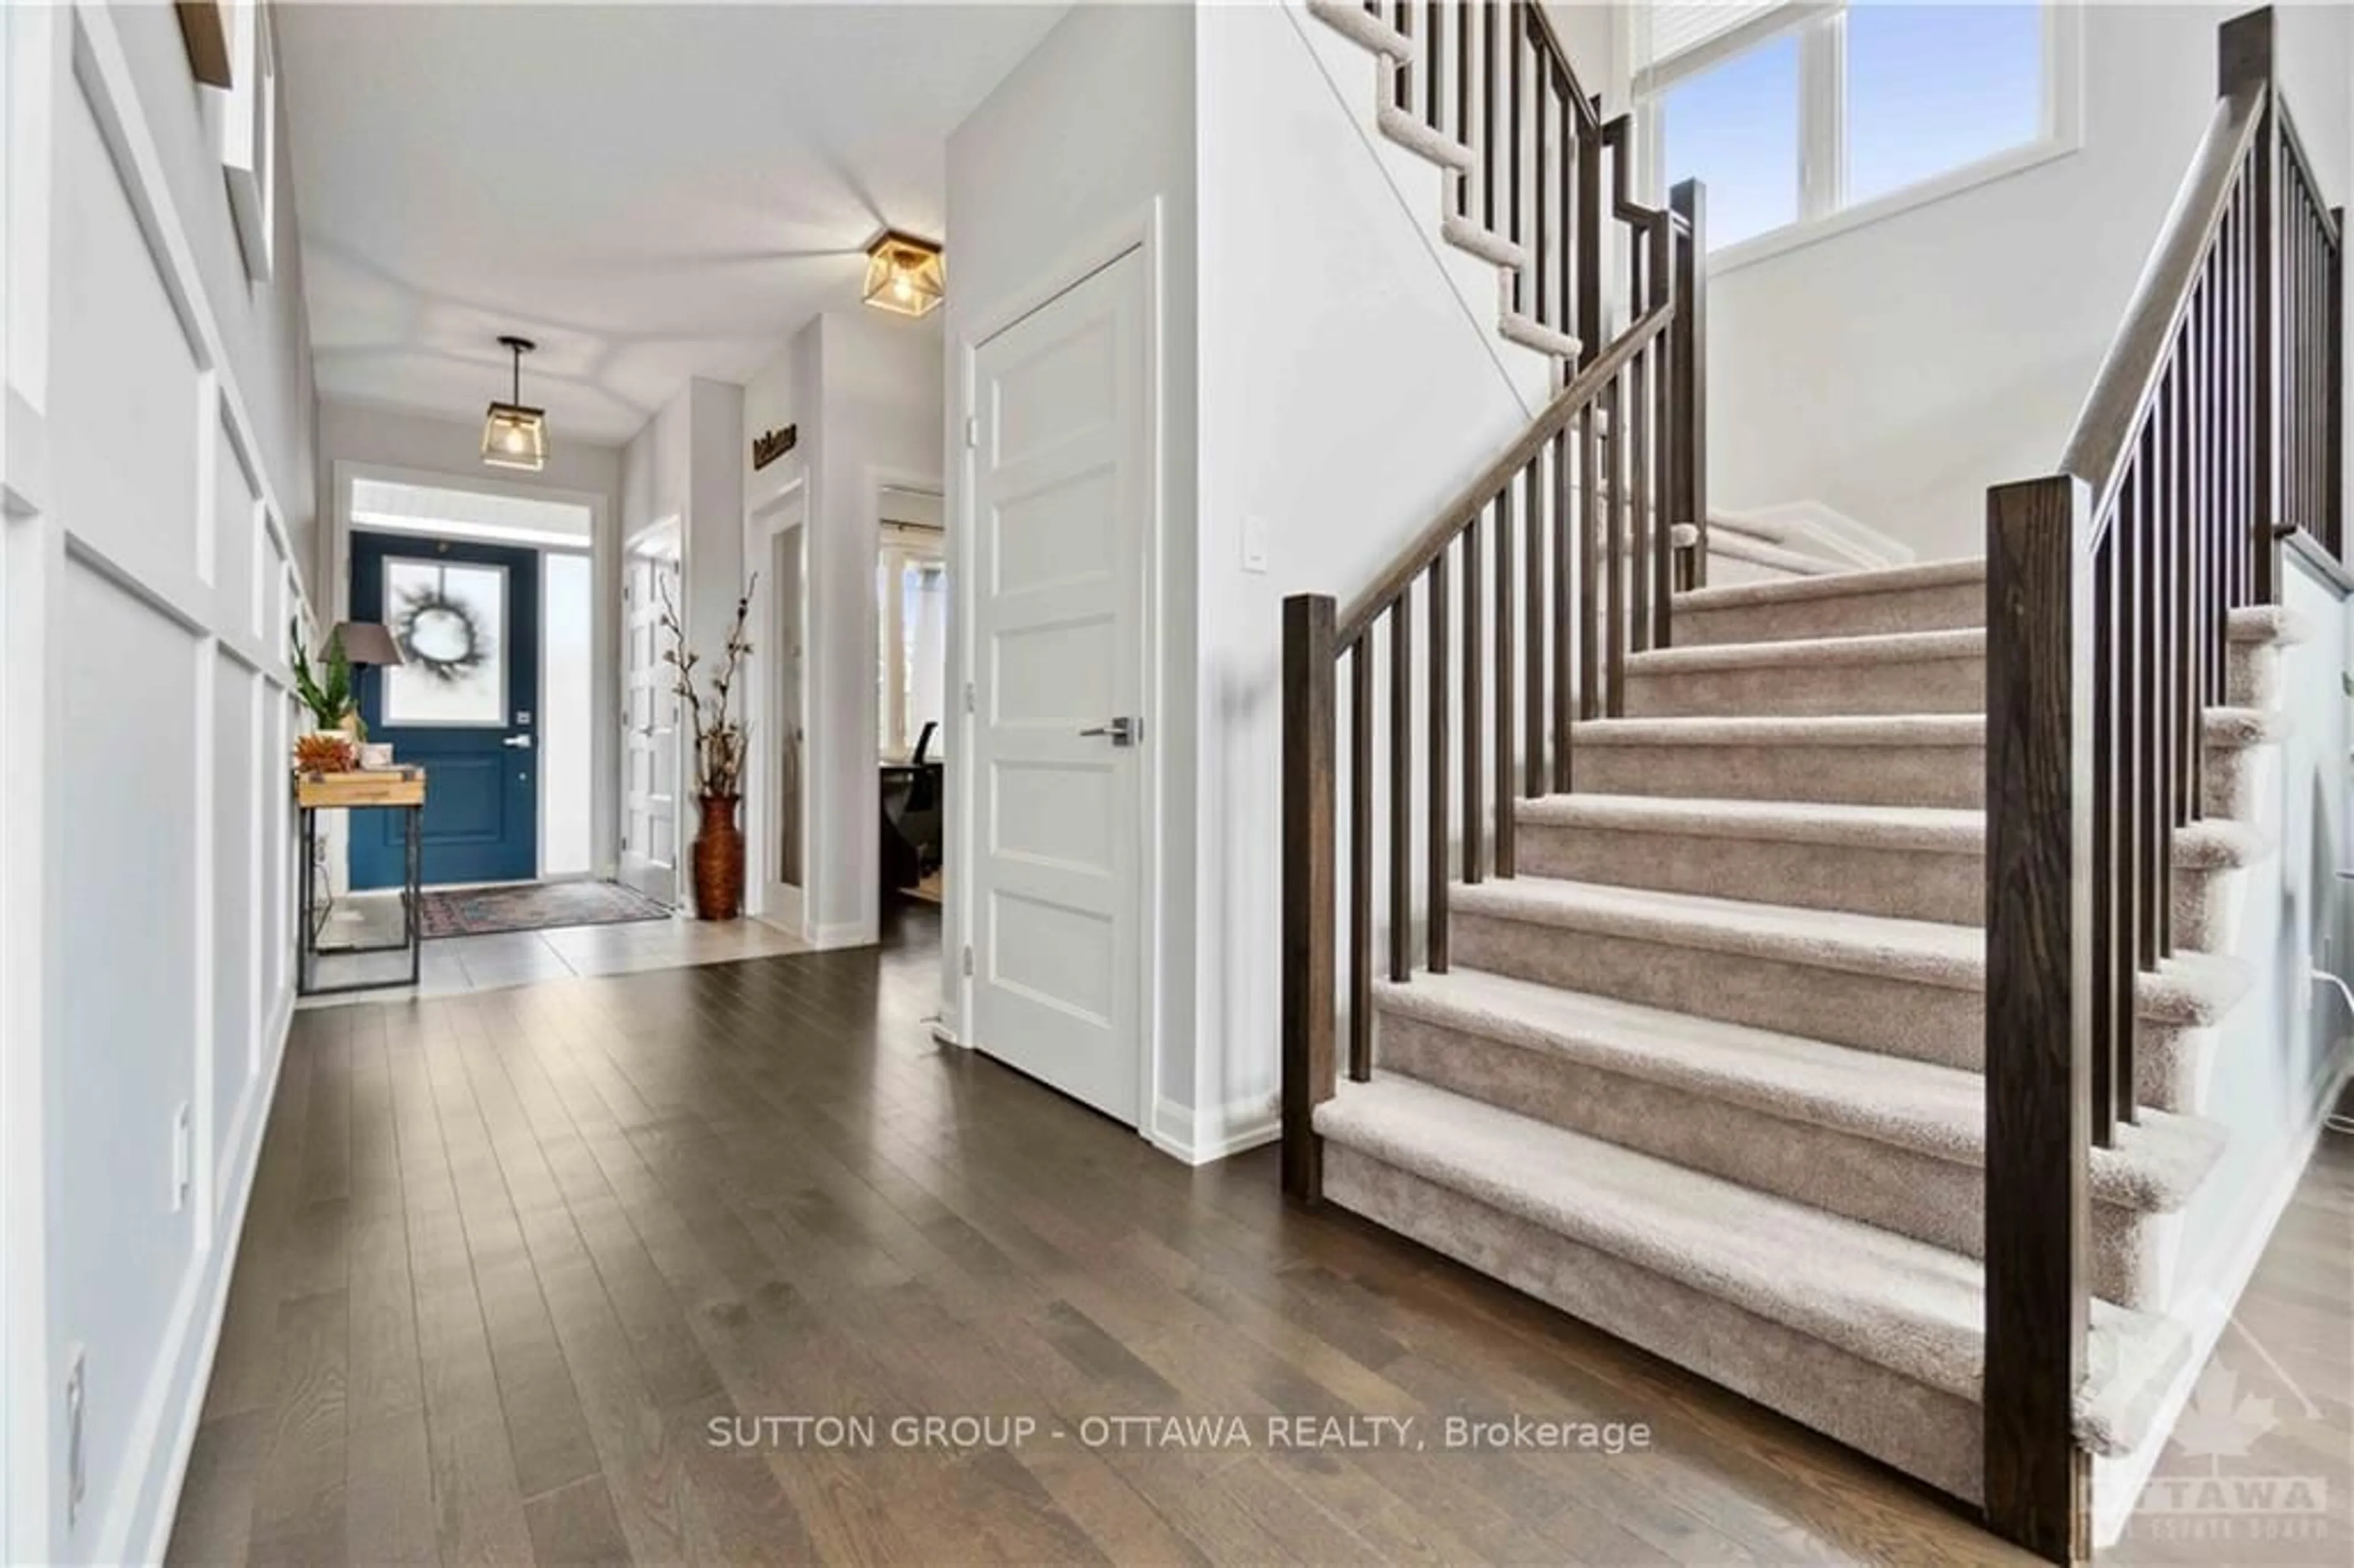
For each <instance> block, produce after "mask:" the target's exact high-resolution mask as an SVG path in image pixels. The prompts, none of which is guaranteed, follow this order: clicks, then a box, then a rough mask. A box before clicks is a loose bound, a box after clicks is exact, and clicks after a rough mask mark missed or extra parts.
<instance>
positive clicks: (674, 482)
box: [606, 376, 746, 898]
mask: <svg viewBox="0 0 2354 1568" xmlns="http://www.w3.org/2000/svg"><path fill="white" fill-rule="evenodd" d="M745 439H746V438H745V435H744V389H743V388H742V387H738V386H736V385H734V384H733V383H730V382H725V381H712V380H708V379H706V378H705V377H702V376H695V377H694V378H692V379H690V380H689V381H688V382H687V384H686V385H685V386H684V387H680V388H679V389H678V392H677V393H676V395H674V396H673V397H672V398H671V400H670V401H669V402H667V403H665V404H663V407H662V408H660V409H659V410H658V411H656V413H655V414H654V417H653V418H651V419H649V420H647V421H646V424H645V427H644V428H643V429H641V430H640V431H639V432H638V433H637V434H636V435H635V436H634V437H632V438H631V440H630V444H629V445H628V446H626V447H624V448H623V449H622V450H621V468H620V496H621V507H620V535H619V536H620V539H621V540H622V541H623V542H624V543H626V542H627V541H628V540H629V539H630V538H631V537H632V536H633V535H636V534H638V533H639V532H641V531H642V530H643V529H645V528H647V527H650V526H652V524H657V523H664V522H668V521H671V520H673V519H675V520H676V521H677V523H678V524H679V538H680V541H681V545H682V548H683V551H684V559H683V560H682V562H681V577H680V597H681V599H682V601H683V602H682V603H681V605H680V606H679V611H680V619H681V620H683V621H684V624H685V627H686V640H687V646H688V647H689V648H690V649H692V650H693V651H694V652H695V653H696V654H697V655H699V656H700V658H701V661H702V662H701V663H700V664H699V665H698V666H697V669H696V676H697V683H698V684H699V685H700V686H701V687H702V688H703V690H705V692H706V693H708V691H709V677H710V675H711V674H712V673H713V672H715V671H716V669H717V668H718V666H719V664H720V663H721V662H723V661H724V660H725V658H726V645H727V628H728V625H729V623H730V621H731V620H733V619H734V616H735V613H736V599H737V596H738V595H740V594H741V593H742V592H743V591H744V475H743V468H742V459H741V457H740V456H739V454H740V453H741V452H742V451H743V450H744V444H745ZM619 592H620V590H619V588H616V589H615V594H616V608H617V609H618V596H619ZM606 667H607V668H608V669H609V670H610V672H612V674H613V678H614V679H615V681H616V682H617V683H618V681H619V679H620V667H621V651H620V645H619V643H618V641H617V642H616V644H615V645H614V647H613V649H612V651H611V653H610V657H609V658H608V659H607V661H606ZM618 689H619V687H618V684H617V686H616V690H617V691H618ZM739 689H740V688H739ZM617 701H618V699H617ZM730 706H731V707H732V708H734V709H735V710H736V712H737V714H738V715H739V716H740V715H742V713H743V711H744V710H743V708H742V705H741V704H740V703H734V702H731V704H730ZM679 722H680V737H679V744H680V758H681V760H680V764H679V772H678V779H679V790H680V799H679V800H678V803H677V809H678V823H677V830H678V853H679V863H680V864H681V866H682V867H684V865H686V863H687V854H688V847H689V846H690V845H691V844H692V843H693V842H694V837H695V822H696V821H697V819H698V817H699V815H700V811H701V808H700V807H699V806H698V805H697V803H696V802H695V800H694V799H693V795H694V777H695V773H694V768H693V767H692V765H691V762H690V761H689V759H690V758H692V756H693V748H694V736H692V735H691V734H690V733H688V728H687V724H686V718H685V715H684V710H683V709H682V712H681V715H680V720H679ZM678 887H679V895H680V896H681V897H682V898H684V896H685V895H686V890H687V887H688V883H687V881H686V877H685V874H684V871H682V873H681V876H680V880H679V884H678Z"/></svg>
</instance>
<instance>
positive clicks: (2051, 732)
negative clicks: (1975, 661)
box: [1985, 477, 2094, 1563]
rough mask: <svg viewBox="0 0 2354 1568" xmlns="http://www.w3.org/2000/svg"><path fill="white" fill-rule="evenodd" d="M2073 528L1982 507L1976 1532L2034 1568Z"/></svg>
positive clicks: (2063, 1410)
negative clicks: (1982, 1528) (1982, 1350)
mask: <svg viewBox="0 0 2354 1568" xmlns="http://www.w3.org/2000/svg"><path fill="white" fill-rule="evenodd" d="M2090 509H2091V503H2090V499H2089V496H2088V494H2087V493H2086V491H2085V488H2084V485H2083V484H2082V483H2080V482H2078V481H2076V480H2073V479H2070V478H2065V477H2058V478H2052V479H2041V480H2031V481H2028V482H2024V483H2020V484H2009V485H2003V486H2000V487H1998V488H1997V489H1995V490H1993V491H1990V492H1989V493H1988V496H1987V732H1986V739H1987V755H1986V770H1987V772H1986V778H1987V782H1986V804H1987V853H1986V877H1987V895H1986V908H1987V974H1986V1105H1987V1129H1986V1389H1985V1410H1986V1434H1985V1445H1986V1446H1985V1457H1986V1514H1987V1524H1988V1528H1989V1529H1991V1530H1993V1531H1995V1532H1996V1533H1997V1534H1999V1535H2001V1536H2003V1537H2005V1538H2006V1539H2008V1540H2010V1541H2012V1542H2017V1543H2018V1544H2019V1545H2020V1546H2022V1547H2024V1548H2026V1549H2027V1550H2028V1551H2031V1552H2035V1553H2036V1554H2038V1555H2039V1556H2041V1557H2043V1558H2045V1559H2046V1560H2048V1561H2050V1562H2053V1563H2074V1562H2079V1561H2082V1560H2083V1559H2084V1557H2085V1556H2086V1555H2088V1553H2089V1552H2090V1545H2091V1543H2090V1539H2089V1534H2090V1500H2091V1478H2090V1461H2089V1459H2088V1457H2087V1456H2086V1455H2085V1453H2084V1450H2083V1449H2082V1448H2081V1447H2080V1446H2078V1445H2077V1442H2076V1436H2075V1419H2074V1416H2075V1395H2076V1388H2077V1385H2078V1384H2079V1383H2081V1382H2082V1381H2083V1376H2084V1333H2085V1319H2086V1312H2087V1308H2088V1303H2087V1299H2086V1274H2085V1262H2084V1260H2085V1238H2086V1236H2087V1234H2088V1233H2089V1225H2090V1220H2091V1215H2090V1212H2089V1209H2088V1207H2087V1201H2086V1170H2087V1166H2088V1163H2089V1160H2090V1158H2091V1155H2090V1144H2091V1138H2092V1102H2093V1077H2092V1050H2093V1045H2092V1033H2093V1030H2092V1022H2093V1018H2092V1004H2093V986H2094V973H2093V959H2094V954H2093V948H2092V886H2091V883H2092V876H2091V865H2092V800H2093V789H2094V782H2093V778H2092V770H2093V751H2092V715H2093V709H2092V693H2093V685H2092V679H2093V671H2092V649H2093V636H2092V627H2093V619H2092V617H2093V604H2092V588H2091V579H2092V563H2091V558H2090V556H2089V554H2088V547H2087V546H2088V541H2087V532H2088V529H2089V525H2090V518H2089V513H2090Z"/></svg>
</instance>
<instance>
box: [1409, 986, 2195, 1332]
mask: <svg viewBox="0 0 2354 1568" xmlns="http://www.w3.org/2000/svg"><path fill="white" fill-rule="evenodd" d="M1375 1059H1376V1061H1377V1063H1378V1064H1379V1065H1380V1068H1381V1070H1382V1071H1383V1072H1384V1073H1392V1072H1395V1073H1405V1074H1407V1075H1411V1076H1413V1077H1416V1078H1420V1079H1422V1080H1423V1081H1424V1082H1425V1083H1428V1084H1435V1085H1437V1086H1439V1087H1440V1088H1444V1089H1447V1090H1450V1091H1452V1092H1453V1093H1456V1094H1458V1095H1464V1096H1467V1097H1470V1098H1473V1099H1477V1100H1482V1101H1485V1102H1486V1103H1487V1104H1490V1105H1493V1106H1500V1107H1503V1108H1504V1109H1506V1110H1511V1111H1517V1112H1519V1113H1520V1114H1521V1115H1522V1116H1527V1117H1534V1118H1537V1119H1538V1120H1540V1121H1546V1122H1551V1123H1552V1124H1553V1125H1554V1126H1556V1127H1565V1128H1570V1129H1572V1130H1573V1131H1576V1132H1583V1133H1585V1134H1587V1135H1588V1136H1590V1137H1595V1138H1600V1139H1607V1140H1608V1141H1610V1142H1612V1143H1615V1144H1617V1145H1619V1146H1620V1147H1622V1148H1626V1149H1633V1150H1640V1151H1641V1152H1643V1153H1646V1154H1651V1155H1656V1156H1658V1157H1659V1158H1660V1159H1662V1160H1674V1161H1675V1162H1676V1163H1678V1164H1680V1165H1684V1166H1688V1167H1690V1168H1691V1169H1693V1170H1698V1171H1707V1172H1708V1173H1709V1174H1711V1175H1712V1176H1722V1177H1723V1178H1725V1179H1726V1180H1728V1181H1738V1182H1740V1183H1742V1184H1743V1185H1744V1186H1746V1187H1753V1188H1755V1189H1757V1190H1759V1191H1761V1192H1774V1193H1778V1194H1779V1195H1781V1196H1782V1197H1785V1198H1789V1199H1792V1200H1794V1201H1796V1202H1802V1203H1808V1204H1812V1205H1813V1206H1814V1207H1816V1208H1819V1209H1826V1210H1829V1212H1831V1213H1837V1214H1844V1215H1846V1216H1847V1217H1848V1218H1850V1219H1852V1220H1860V1221H1861V1222H1863V1223H1864V1224H1872V1225H1878V1226H1880V1227H1881V1228H1882V1229H1883V1230H1892V1231H1895V1232H1897V1233H1899V1234H1903V1235H1908V1236H1912V1237H1913V1238H1914V1239H1915V1240H1917V1241H1925V1242H1927V1243H1929V1244H1930V1245H1933V1246H1942V1247H1946V1248H1948V1249H1949V1250H1951V1251H1954V1252H1958V1253H1962V1254H1965V1255H1968V1256H1971V1257H1982V1256H1984V1255H1985V1234H1986V1171H1985V1168H1984V1167H1983V1166H1979V1165H1966V1164H1961V1163H1957V1162H1956V1161H1954V1160H1945V1159H1940V1158H1938V1157H1937V1156H1935V1155H1932V1154H1926V1153H1924V1152H1922V1151H1920V1150H1913V1149H1900V1148H1898V1147H1896V1146H1894V1145H1893V1144H1888V1143H1882V1142H1880V1141H1878V1140H1877V1139H1871V1138H1865V1137H1862V1136H1860V1135H1858V1134H1855V1133H1852V1132H1847V1131H1843V1130H1840V1129H1839V1128H1829V1127H1823V1126H1818V1125H1816V1124H1814V1123H1811V1122H1807V1121H1798V1120H1793V1119H1790V1118H1785V1117H1778V1116H1775V1115H1773V1114H1771V1113H1769V1112H1766V1111H1762V1110H1756V1109H1753V1108H1751V1107H1746V1106H1744V1105H1739V1104H1736V1103H1734V1102H1733V1101H1730V1100H1724V1099H1703V1098H1700V1097H1696V1095H1695V1092H1694V1091H1693V1090H1691V1089H1688V1088H1684V1087H1681V1086H1673V1085H1667V1084H1659V1083H1653V1082H1649V1081H1647V1080H1645V1079H1643V1078H1640V1077H1636V1076H1631V1075H1626V1074H1620V1073H1614V1072H1610V1071H1606V1070H1605V1069H1603V1068H1601V1067H1597V1066H1595V1065H1591V1064H1588V1063H1585V1062H1580V1061H1575V1060H1572V1059H1570V1058H1568V1057H1566V1056H1564V1055H1560V1054H1553V1053H1546V1052H1538V1051H1531V1050H1526V1049H1523V1048H1522V1047H1520V1046H1517V1045H1512V1044H1506V1043H1504V1042H1501V1041H1497V1040H1492V1039H1490V1038H1488V1037H1487V1036H1485V1035H1481V1034H1476V1033H1469V1032H1466V1031H1461V1030H1456V1029H1450V1028H1447V1027H1446V1026H1444V1025H1441V1024H1435V1023H1430V1022H1425V1021H1423V1020H1421V1019H1416V1018H1407V1017H1403V1016H1400V1015H1398V1014H1395V1013H1385V1014H1384V1015H1383V1017H1382V1019H1381V1022H1380V1025H1379V1033H1378V1041H1377V1047H1376V1056H1375ZM2161 1229H2162V1227H2161V1225H2160V1224H2158V1221H2157V1220H2156V1219H2155V1218H2154V1217H2153V1216H2150V1215H2147V1214H2143V1213H2137V1212H2135V1211H2132V1210H2129V1209H2126V1208H2123V1207H2120V1206H2118V1205H2115V1204H2112V1203H2105V1202H2095V1203H2094V1205H2093V1245H2092V1253H2091V1262H2092V1266H2093V1274H2092V1288H2093V1291H2094V1294H2095V1295H2098V1296H2101V1297H2103V1298H2106V1299H2108V1300H2111V1301H2115V1302H2118V1303H2120V1304H2121V1305H2125V1306H2130V1307H2147V1306H2157V1305H2159V1304H2160V1302H2159V1299H2158V1297H2159V1292H2160V1291H2161V1290H2162V1289H2163V1287H2164V1285H2165V1277H2164V1269H2163V1267H2162V1259H2163V1255H2164V1250H2165V1249H2164V1248H2163V1247H2162V1246H2161V1245H2160V1242H2161V1239H2162V1238H2161V1235H2160V1231H2161Z"/></svg>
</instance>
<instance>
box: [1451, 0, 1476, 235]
mask: <svg viewBox="0 0 2354 1568" xmlns="http://www.w3.org/2000/svg"><path fill="white" fill-rule="evenodd" d="M1454 11H1455V17H1456V22H1455V140H1456V141H1457V142H1458V143H1461V144H1462V145H1464V146H1466V147H1470V146H1473V145H1475V143H1473V142H1472V140H1471V37H1472V28H1473V26H1474V17H1475V16H1476V15H1477V14H1478V12H1479V6H1478V5H1470V4H1463V5H1456V6H1455V7H1454ZM1455 216H1456V217H1470V216H1471V176H1470V175H1469V173H1468V172H1460V173H1458V174H1457V175H1456V176H1455Z"/></svg>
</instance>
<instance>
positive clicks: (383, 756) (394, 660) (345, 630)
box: [335, 620, 401, 768]
mask: <svg viewBox="0 0 2354 1568" xmlns="http://www.w3.org/2000/svg"><path fill="white" fill-rule="evenodd" d="M335 636H336V637H338V638H340V639H341V640H342V641H343V645H344V658H345V662H348V663H349V664H350V665H351V667H352V668H353V669H355V670H358V669H363V668H366V667H368V666H374V667H376V668H377V669H387V668H389V667H391V666H392V665H395V664H398V663H399V662H401V658H400V643H399V641H398V640H397V639H395V638H394V636H393V635H392V628H390V627H388V626H386V625H384V624H383V623H382V622H380V621H374V620H339V621H337V622H336V623H335ZM352 717H353V719H354V721H355V722H359V710H358V709H357V708H356V707H355V708H354V709H353V710H352ZM357 738H358V740H359V742H360V766H361V767H362V768H388V767H390V766H391V765H392V747H391V746H390V745H388V744H387V745H371V744H369V743H368V738H367V726H366V724H365V723H360V728H359V735H358V737H357Z"/></svg>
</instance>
